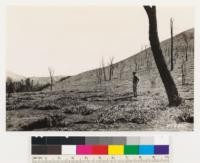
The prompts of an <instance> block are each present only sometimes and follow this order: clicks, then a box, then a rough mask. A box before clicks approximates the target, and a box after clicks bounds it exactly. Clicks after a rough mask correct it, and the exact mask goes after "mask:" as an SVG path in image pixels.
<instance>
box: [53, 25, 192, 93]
mask: <svg viewBox="0 0 200 163" xmlns="http://www.w3.org/2000/svg"><path fill="white" fill-rule="evenodd" d="M183 34H186V36H187V37H188V40H189V50H188V51H189V54H188V57H189V59H188V62H187V67H188V69H187V70H188V72H187V74H188V75H189V76H187V77H188V79H190V81H188V82H189V83H188V84H191V85H192V84H193V82H194V81H193V79H194V78H193V68H194V63H193V62H194V58H193V53H192V51H193V48H194V29H190V30H187V31H185V32H182V33H180V34H178V35H176V36H175V37H174V70H173V71H172V75H173V77H174V80H175V82H176V83H177V85H178V86H179V85H180V82H181V64H182V60H183V57H184V58H185V54H184V51H185V50H184V48H185V47H184V46H185V42H184V40H183ZM161 47H162V50H163V54H164V56H165V60H166V62H167V64H168V67H169V68H170V39H167V40H165V41H163V42H162V43H161ZM147 62H148V64H149V66H147ZM122 69H123V70H122ZM120 70H122V71H123V72H122V75H121V79H120ZM133 71H136V72H137V76H138V77H139V78H140V82H139V88H140V89H139V91H140V93H141V94H142V93H143V92H146V91H150V88H151V87H152V84H154V89H156V88H159V89H162V88H163V85H162V83H161V81H160V77H159V74H158V71H157V68H156V65H155V63H154V59H153V55H152V52H151V49H150V48H148V49H146V51H145V50H143V51H141V52H139V53H138V54H135V55H133V56H131V57H129V58H127V59H125V60H123V61H121V62H118V63H115V64H114V74H113V77H112V81H104V82H102V84H97V77H96V70H91V71H87V72H83V73H80V74H78V75H75V76H72V77H71V78H69V79H67V80H64V81H62V82H58V83H57V84H55V86H54V90H55V91H56V90H69V91H73V90H74V91H76V90H79V91H89V90H92V91H94V90H97V91H98V90H101V89H110V90H109V91H112V93H116V94H117V93H118V92H121V93H122V92H125V93H126V92H130V91H131V89H132V84H131V82H132V72H133ZM108 72H109V67H106V73H107V74H106V75H107V78H108ZM120 85H123V87H120ZM108 86H109V88H108ZM179 89H182V86H180V87H179ZM191 93H193V92H192V91H191ZM183 96H184V95H183Z"/></svg>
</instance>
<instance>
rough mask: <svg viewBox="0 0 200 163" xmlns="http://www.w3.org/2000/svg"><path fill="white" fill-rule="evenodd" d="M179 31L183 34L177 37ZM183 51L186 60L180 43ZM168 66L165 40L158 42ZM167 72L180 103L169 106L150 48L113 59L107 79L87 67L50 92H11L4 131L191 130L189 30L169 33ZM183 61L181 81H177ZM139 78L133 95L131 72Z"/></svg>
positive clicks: (191, 38) (191, 40)
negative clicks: (173, 82)
mask: <svg viewBox="0 0 200 163" xmlns="http://www.w3.org/2000/svg"><path fill="white" fill-rule="evenodd" d="M183 36H184V37H183ZM184 38H187V40H186V41H187V42H188V50H187V60H186V50H185V49H186V42H185V40H184ZM161 46H162V50H163V54H164V56H165V60H166V62H167V65H168V66H169V67H170V39H167V40H165V41H163V42H162V43H161ZM173 62H174V69H173V71H171V74H172V76H173V78H174V81H175V83H176V85H177V88H178V91H179V94H180V96H181V97H182V103H181V105H179V106H178V107H169V106H168V100H167V97H166V93H165V90H164V87H163V84H162V82H161V80H160V76H159V74H158V71H157V68H156V66H155V63H154V59H153V56H152V52H151V49H150V48H148V49H146V50H143V51H141V52H140V53H138V54H135V55H133V56H131V57H129V58H127V59H125V60H123V61H121V62H118V63H115V64H114V65H113V67H114V73H113V76H112V80H108V72H109V67H106V68H105V71H106V76H107V80H106V81H104V80H103V81H102V82H101V83H99V82H98V80H97V79H98V78H97V70H91V71H87V72H83V73H80V74H78V75H75V76H72V77H70V78H66V79H65V80H62V81H61V82H57V83H55V85H54V87H53V91H49V89H48V90H43V91H41V92H27V93H13V94H12V95H11V96H10V97H8V98H7V100H6V109H7V112H6V113H7V118H6V122H7V123H6V126H7V130H9V131H13V130H18V131H19V130H28V131H30V130H56V131H60V130H62V131H138V130H140V131H148V130H151V131H154V130H156V131H192V130H193V110H194V109H193V103H194V29H190V30H187V31H184V32H182V33H180V34H178V35H176V36H175V37H174V58H173ZM183 63H184V70H185V83H182V67H183V66H182V65H183ZM133 71H136V72H137V74H136V75H137V76H138V77H139V79H140V80H139V85H138V97H137V98H135V97H133V91H132V72H133Z"/></svg>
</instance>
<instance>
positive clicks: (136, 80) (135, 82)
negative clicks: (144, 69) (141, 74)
mask: <svg viewBox="0 0 200 163" xmlns="http://www.w3.org/2000/svg"><path fill="white" fill-rule="evenodd" d="M138 82H139V78H138V77H137V76H136V72H133V95H134V97H137V85H138Z"/></svg>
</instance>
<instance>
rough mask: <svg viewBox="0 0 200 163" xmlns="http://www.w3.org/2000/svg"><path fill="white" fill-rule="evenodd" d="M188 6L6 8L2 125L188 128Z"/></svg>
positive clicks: (190, 37) (191, 81)
mask: <svg viewBox="0 0 200 163" xmlns="http://www.w3.org/2000/svg"><path fill="white" fill-rule="evenodd" d="M194 24H195V23H194V8H193V7H190V6H131V5H130V6H120V5H119V6H112V5H111V6H100V5H99V6H92V5H91V6H90V5H88V6H84V5H83V6H81V5H79V6H76V5H74V6H64V5H63V6H59V5H50V6H48V5H46V6H45V5H35V6H34V5H9V6H8V7H7V10H6V41H7V42H6V130H7V131H193V128H194V127H193V123H194V108H193V107H194V55H195V54H194Z"/></svg>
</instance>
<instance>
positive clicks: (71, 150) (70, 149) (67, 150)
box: [62, 145, 76, 155]
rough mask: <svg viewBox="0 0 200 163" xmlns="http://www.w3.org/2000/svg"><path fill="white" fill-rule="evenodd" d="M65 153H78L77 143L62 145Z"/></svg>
mask: <svg viewBox="0 0 200 163" xmlns="http://www.w3.org/2000/svg"><path fill="white" fill-rule="evenodd" d="M62 154H63V155H76V145H62Z"/></svg>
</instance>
